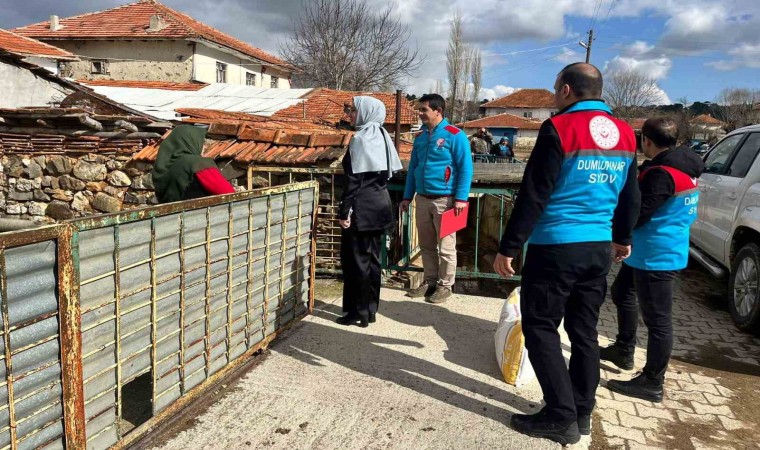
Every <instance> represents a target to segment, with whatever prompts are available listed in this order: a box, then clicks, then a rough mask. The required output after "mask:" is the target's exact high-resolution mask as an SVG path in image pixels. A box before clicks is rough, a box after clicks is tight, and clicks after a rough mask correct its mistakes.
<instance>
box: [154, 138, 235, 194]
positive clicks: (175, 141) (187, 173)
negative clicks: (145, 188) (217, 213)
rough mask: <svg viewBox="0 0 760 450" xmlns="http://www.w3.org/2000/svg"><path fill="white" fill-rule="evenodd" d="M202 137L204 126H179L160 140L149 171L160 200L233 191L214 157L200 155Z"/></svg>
mask: <svg viewBox="0 0 760 450" xmlns="http://www.w3.org/2000/svg"><path fill="white" fill-rule="evenodd" d="M205 138H206V129H205V128H202V127H196V126H193V125H180V126H178V127H176V128H174V129H173V130H172V132H171V133H170V134H169V136H168V137H167V138H166V139H165V140H164V141H163V142H161V144H160V145H159V147H158V156H157V157H156V163H155V164H154V165H153V171H152V172H151V175H152V177H153V184H154V185H155V187H156V197H158V201H159V203H170V202H178V201H180V200H190V199H194V198H200V197H207V196H209V195H221V194H232V193H234V192H235V188H234V187H233V186H232V185H231V184H230V182H229V181H227V179H226V178H224V176H223V175H222V173H221V172H220V171H219V168H218V167H216V163H215V162H214V160H213V159H211V158H204V157H202V156H201V153H203V142H204V139H205Z"/></svg>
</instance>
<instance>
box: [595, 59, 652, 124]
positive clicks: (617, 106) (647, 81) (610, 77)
mask: <svg viewBox="0 0 760 450" xmlns="http://www.w3.org/2000/svg"><path fill="white" fill-rule="evenodd" d="M604 99H605V100H606V101H607V103H608V104H609V105H610V106H611V107H612V108H613V109H614V110H615V112H616V113H617V114H618V115H620V116H621V117H632V116H633V115H635V114H636V112H638V111H640V110H641V108H643V107H644V106H649V105H652V104H654V103H656V102H657V101H658V100H660V88H659V87H657V81H656V80H655V79H654V78H652V77H648V76H646V75H643V74H641V73H639V72H637V71H635V70H632V69H627V70H617V71H615V72H612V73H609V74H607V75H605V77H604Z"/></svg>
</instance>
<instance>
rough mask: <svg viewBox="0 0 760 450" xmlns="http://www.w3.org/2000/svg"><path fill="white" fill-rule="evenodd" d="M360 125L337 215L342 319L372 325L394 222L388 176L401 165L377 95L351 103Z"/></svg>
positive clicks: (346, 322) (350, 112) (354, 121)
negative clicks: (386, 237)
mask: <svg viewBox="0 0 760 450" xmlns="http://www.w3.org/2000/svg"><path fill="white" fill-rule="evenodd" d="M347 112H348V115H349V117H350V118H351V125H353V126H354V127H355V128H356V133H355V134H354V137H353V139H351V143H350V144H349V151H348V152H347V153H346V156H345V157H344V158H343V173H344V184H343V198H342V201H341V204H340V207H339V211H338V221H339V223H340V226H341V227H342V228H343V233H342V236H341V251H340V257H341V258H340V259H341V266H342V268H343V281H344V284H343V312H344V313H345V315H344V316H342V317H339V318H338V320H337V322H338V323H340V324H342V325H351V324H354V323H357V324H358V325H359V326H361V327H367V326H369V324H370V323H373V322H374V321H375V315H376V314H377V308H378V305H379V304H380V275H381V273H380V240H381V239H380V238H381V237H382V235H383V232H384V231H385V230H387V229H389V228H391V227H392V226H393V208H392V206H391V197H390V195H389V194H388V188H387V182H388V179H389V178H390V177H391V176H393V172H396V171H398V170H400V169H401V168H402V166H401V161H400V160H399V157H398V153H396V148H395V147H394V146H393V142H392V141H391V138H390V136H389V135H388V132H387V131H385V129H384V128H383V124H384V123H385V105H384V104H383V102H381V101H380V100H377V99H376V98H373V97H354V101H353V106H352V107H351V108H348V109H347Z"/></svg>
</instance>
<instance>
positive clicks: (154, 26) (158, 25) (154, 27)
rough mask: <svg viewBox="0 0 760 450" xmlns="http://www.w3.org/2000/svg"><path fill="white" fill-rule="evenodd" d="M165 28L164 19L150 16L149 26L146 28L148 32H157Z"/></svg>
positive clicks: (155, 15) (156, 15)
mask: <svg viewBox="0 0 760 450" xmlns="http://www.w3.org/2000/svg"><path fill="white" fill-rule="evenodd" d="M164 28H166V22H164V18H163V17H161V16H159V15H158V14H154V15H152V16H150V26H148V32H149V33H150V32H153V33H155V32H158V31H161V30H163V29H164Z"/></svg>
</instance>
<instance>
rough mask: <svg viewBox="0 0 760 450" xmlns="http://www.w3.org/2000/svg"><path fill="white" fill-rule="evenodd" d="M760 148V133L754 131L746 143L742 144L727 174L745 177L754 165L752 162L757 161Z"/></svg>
mask: <svg viewBox="0 0 760 450" xmlns="http://www.w3.org/2000/svg"><path fill="white" fill-rule="evenodd" d="M758 150H760V133H752V134H750V135H749V137H748V138H747V140H746V141H744V144H743V145H742V146H741V148H740V149H739V151H738V152H736V156H734V160H733V161H731V165H730V166H728V170H727V171H726V175H728V176H730V177H736V178H744V177H745V176H746V175H747V172H749V168H750V167H752V163H753V162H754V161H755V157H756V156H757V152H758Z"/></svg>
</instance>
